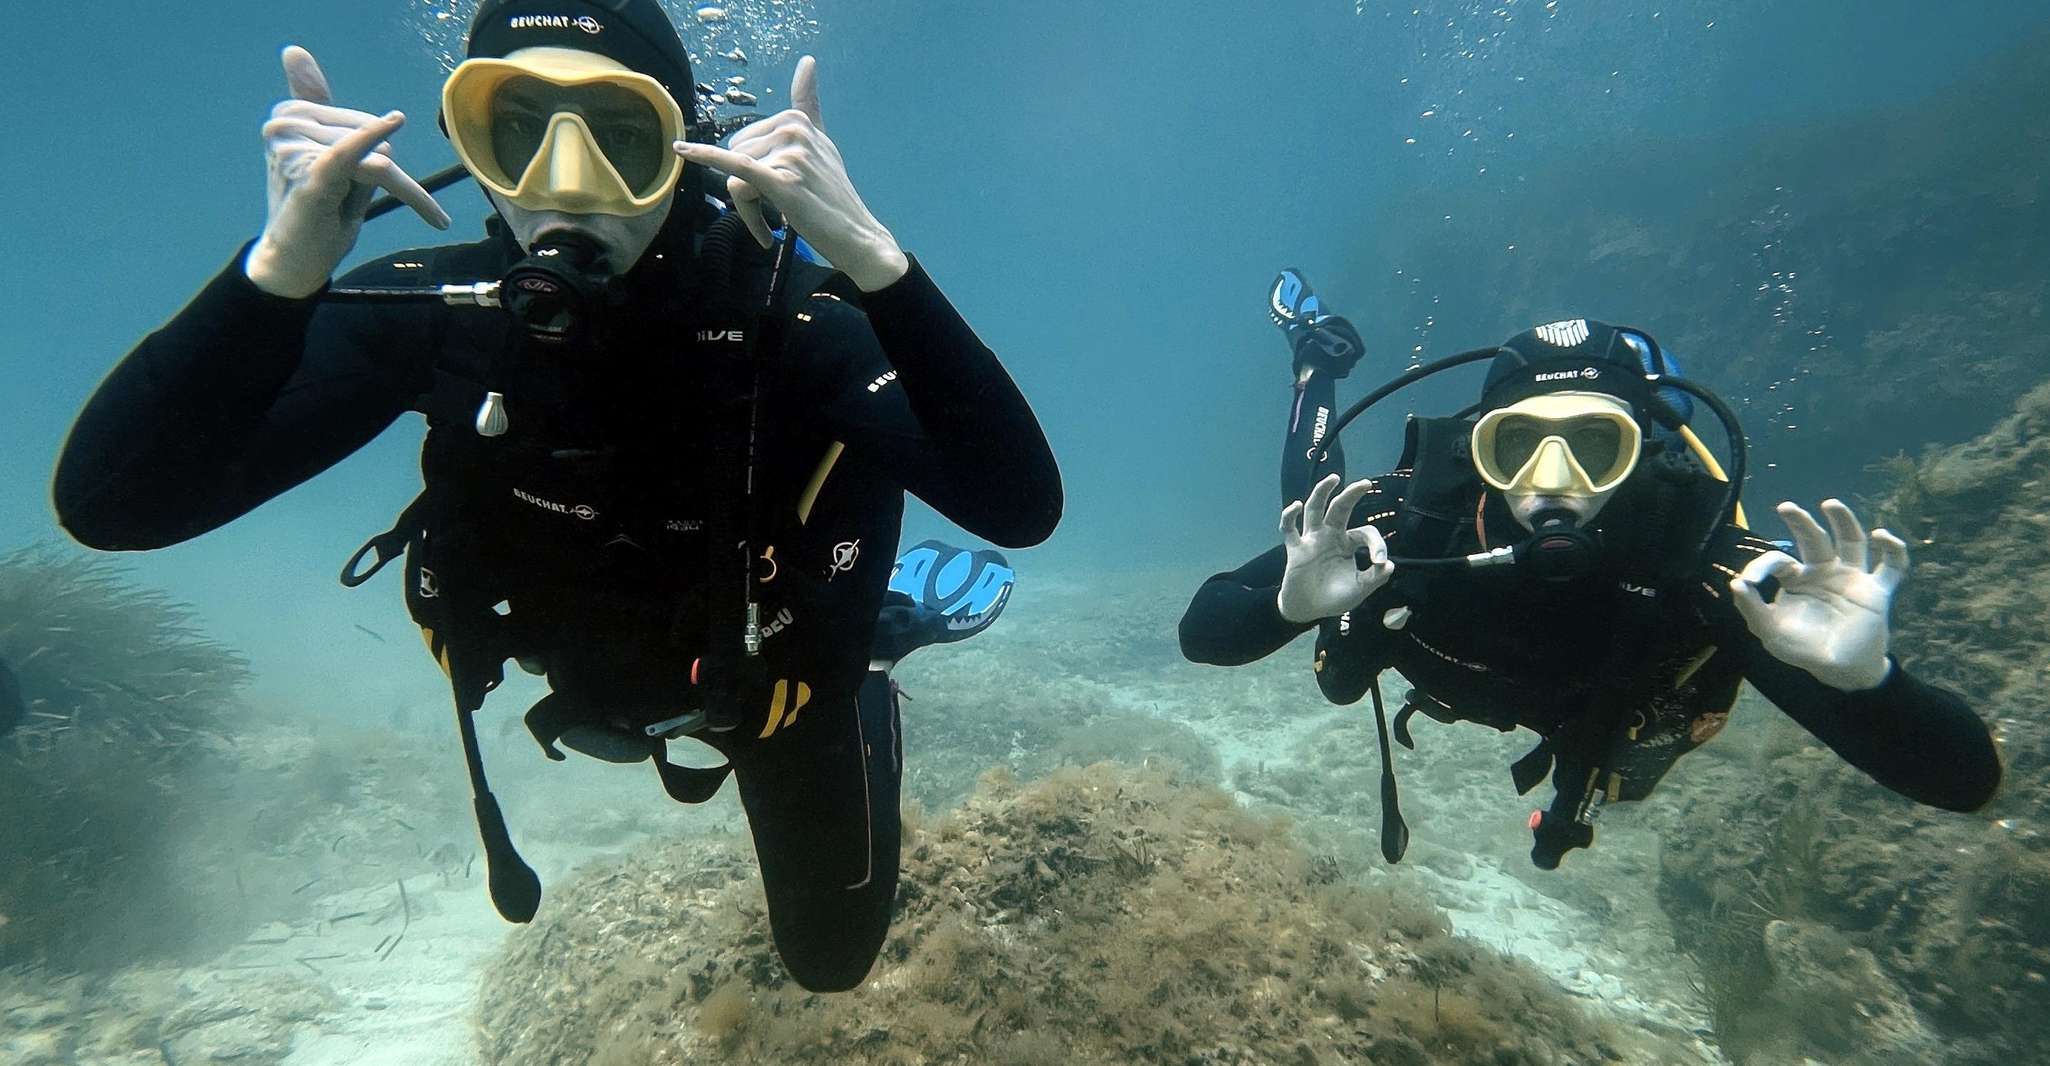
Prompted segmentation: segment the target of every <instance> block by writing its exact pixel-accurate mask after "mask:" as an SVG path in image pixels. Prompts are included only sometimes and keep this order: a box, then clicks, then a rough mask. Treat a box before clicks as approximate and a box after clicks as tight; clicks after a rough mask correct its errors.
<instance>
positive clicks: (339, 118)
mask: <svg viewBox="0 0 2050 1066" xmlns="http://www.w3.org/2000/svg"><path fill="white" fill-rule="evenodd" d="M284 65H285V83H286V85H287V86H288V87H289V89H290V91H291V97H290V98H289V99H286V100H283V101H280V102H279V103H278V105H277V106H276V107H273V108H272V109H271V115H270V120H269V121H267V122H265V123H264V124H263V154H264V161H265V163H266V165H267V167H268V170H269V172H270V176H269V183H268V192H269V198H270V215H269V218H268V220H267V221H266V222H265V223H264V227H263V235H262V236H261V237H259V238H257V241H256V244H255V245H254V246H252V247H251V248H250V250H249V257H248V259H247V260H246V261H245V262H244V263H243V265H242V269H243V272H244V273H246V274H248V275H249V280H250V281H252V282H254V283H255V284H256V287H257V288H260V289H262V290H263V291H265V292H268V293H271V294H272V295H275V296H287V297H291V298H294V299H298V298H301V297H306V296H311V295H313V294H314V293H316V292H319V291H320V288H321V286H323V285H326V284H327V280H328V278H329V276H331V275H332V274H333V273H334V271H335V268H336V267H337V266H339V265H341V262H342V259H343V258H344V257H345V256H347V255H348V254H349V250H350V249H351V248H354V247H355V246H356V236H357V234H358V233H360V232H361V231H362V228H363V212H364V210H365V209H366V208H368V207H369V206H370V197H371V196H372V194H374V193H375V192H376V190H378V189H384V190H386V191H387V192H390V193H391V194H392V195H393V196H395V197H398V198H399V200H401V201H403V202H404V203H405V204H406V205H407V206H409V207H411V208H412V209H413V210H415V211H417V212H419V214H420V217H421V218H423V219H426V220H427V223H428V225H431V226H433V227H435V228H436V229H447V228H448V226H449V217H448V212H446V211H444V210H442V209H441V205H440V204H438V203H436V202H435V200H434V197H433V195H432V194H430V193H429V192H428V191H427V190H426V189H423V188H421V187H420V183H419V182H417V181H414V180H413V178H412V177H411V176H410V175H408V174H407V173H406V172H405V171H404V170H403V169H400V167H399V165H398V164H397V163H396V162H394V161H393V160H392V157H391V145H390V144H389V143H388V142H387V141H386V140H385V138H387V137H390V136H391V135H392V134H393V133H394V132H396V131H397V130H398V128H399V127H400V126H403V125H405V122H406V116H405V115H403V114H401V113H399V112H397V111H392V112H388V113H386V114H383V115H373V114H370V113H368V112H365V111H354V110H350V109H348V108H342V107H336V106H334V95H333V93H332V92H331V91H330V90H329V89H328V84H327V76H326V75H325V74H323V73H321V70H320V64H319V63H318V62H315V61H314V58H313V55H312V53H310V52H308V51H307V50H306V49H304V48H301V47H299V46H298V45H292V46H291V47H289V48H286V49H285V54H284Z"/></svg>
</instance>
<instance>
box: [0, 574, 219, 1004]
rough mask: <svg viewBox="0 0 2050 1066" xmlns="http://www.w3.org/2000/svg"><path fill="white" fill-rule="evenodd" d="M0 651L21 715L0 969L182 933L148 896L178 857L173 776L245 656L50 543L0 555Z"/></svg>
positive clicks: (2, 885)
mask: <svg viewBox="0 0 2050 1066" xmlns="http://www.w3.org/2000/svg"><path fill="white" fill-rule="evenodd" d="M0 660H4V661H5V662H6V663H7V664H9V665H10V666H11V667H12V672H13V674H14V675H15V677H16V678H17V679H18V682H19V687H20V691H19V698H20V700H21V702H22V705H23V712H24V713H23V717H22V719H21V721H20V722H19V724H18V725H17V726H16V728H15V729H14V730H13V731H12V733H11V735H8V736H5V737H0V811H5V812H6V825H5V833H4V836H0V853H4V854H5V855H6V857H7V861H6V862H5V863H4V864H0V965H7V964H12V963H19V962H24V961H28V960H31V959H36V958H43V959H47V960H49V961H52V962H55V963H58V964H60V965H63V966H66V967H91V966H95V965H99V964H101V963H107V964H117V963H126V962H130V961H133V960H134V959H135V958H137V957H138V956H144V955H148V954H150V953H152V952H154V951H156V950H158V949H160V948H162V947H164V946H165V945H167V944H169V943H173V942H182V941H183V939H184V934H185V930H184V929H183V928H182V927H181V926H180V924H179V922H180V919H181V917H182V915H180V914H179V913H178V911H177V909H176V908H175V907H169V906H168V905H167V904H165V903H164V902H163V898H162V894H161V893H160V892H159V891H157V890H158V889H159V888H161V887H162V885H163V883H164V882H165V881H166V880H168V879H170V876H171V874H172V872H173V871H174V869H175V868H176V866H177V865H178V864H179V863H180V862H181V861H182V859H183V858H184V857H183V856H181V855H179V854H176V853H175V851H174V850H173V849H172V848H171V846H170V843H169V838H168V833H167V827H169V826H171V825H173V824H175V823H176V821H177V820H178V818H179V817H180V812H181V811H183V810H185V809H186V807H185V805H186V803H187V801H188V798H189V796H188V793H189V792H190V790H189V789H188V788H186V787H184V784H182V783H181V782H180V781H179V780H178V775H179V774H180V773H182V772H184V771H186V770H187V769H189V768H190V767H192V766H193V765H195V764H197V763H199V762H202V761H204V760H206V759H208V758H209V757H210V756H211V755H212V753H214V752H215V751H216V750H217V748H218V747H219V745H220V737H221V732H222V725H221V722H222V718H223V716H224V714H225V713H226V712H227V711H228V710H229V709H230V708H231V707H232V706H233V701H234V698H235V693H236V690H237V689H238V688H240V687H241V685H242V684H243V682H244V681H245V680H246V679H247V677H248V665H247V663H245V662H244V661H243V659H242V658H241V656H239V655H237V654H235V653H234V652H231V651H229V650H228V649H226V648H223V647H221V646H220V645H219V644H216V643H214V642H213V641H210V640H207V639H206V638H205V637H203V636H201V635H200V634H199V633H198V632H197V631H196V630H195V629H194V627H193V625H192V616H191V613H190V612H189V611H188V610H187V609H186V608H184V607H182V606H180V605H178V604H175V603H173V602H171V601H170V600H169V599H168V598H167V597H165V596H164V595H163V594H162V593H160V592H157V591H154V590H151V589H147V588H142V587H138V586H137V585H135V584H133V583H132V582H131V581H129V580H128V579H127V578H126V577H125V576H124V575H123V574H122V573H121V571H120V570H119V569H118V568H115V567H113V566H110V565H109V564H107V563H106V562H105V561H103V560H99V559H95V558H92V557H91V556H88V555H86V554H84V553H82V552H74V551H69V550H65V549H59V548H28V549H23V550H20V551H16V552H14V553H12V554H10V555H7V556H4V557H0ZM189 902H193V903H196V902H197V901H189ZM159 906H164V907H166V909H163V910H155V909H154V908H157V907H159ZM124 919H133V920H124Z"/></svg>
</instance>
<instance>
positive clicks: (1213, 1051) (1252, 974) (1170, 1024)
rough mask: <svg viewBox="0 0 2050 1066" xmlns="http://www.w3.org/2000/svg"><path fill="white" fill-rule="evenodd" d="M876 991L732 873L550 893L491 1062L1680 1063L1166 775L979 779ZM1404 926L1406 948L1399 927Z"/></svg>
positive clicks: (945, 838)
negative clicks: (814, 970)
mask: <svg viewBox="0 0 2050 1066" xmlns="http://www.w3.org/2000/svg"><path fill="white" fill-rule="evenodd" d="M904 867H905V870H904V881H903V884H902V887H901V889H900V894H899V913H898V916H897V921H896V924H895V927H894V929H893V932H892V936H891V939H890V941H889V943H888V944H887V945H886V946H885V949H884V953H883V957H882V959H881V960H880V961H879V963H878V964H877V966H876V969H875V970H874V972H873V973H871V975H870V977H869V980H868V982H867V983H866V984H865V985H864V986H863V987H862V988H860V989H858V990H856V991H853V992H849V993H844V994H840V995H834V996H818V995H812V994H809V993H806V992H804V991H803V990H801V989H798V988H796V987H795V986H794V985H792V984H791V983H790V981H789V979H788V977H787V976H786V975H785V974H784V972H783V970H782V967H781V965H780V964H779V963H778V962H777V961H776V959H775V956H774V954H773V952H772V951H771V949H770V947H769V944H768V942H767V936H766V932H767V929H766V924H765V917H764V915H763V913H762V897H761V892H760V888H759V886H758V884H757V882H756V877H755V873H754V870H753V868H752V863H751V862H748V861H746V859H745V858H744V857H743V856H742V855H741V853H740V851H739V849H738V848H717V847H715V848H713V849H711V850H706V849H705V848H704V847H703V846H702V845H700V846H697V847H695V848H693V847H690V846H684V845H677V846H673V847H671V848H669V849H666V850H665V851H663V852H660V853H657V854H654V855H650V856H647V857H645V858H641V859H637V860H635V861H633V862H630V863H628V864H626V865H625V866H623V867H619V868H616V869H612V870H608V871H604V872H601V873H597V874H594V875H592V876H590V877H587V878H586V879H585V880H584V881H582V882H580V883H578V884H577V885H575V886H573V887H570V888H569V889H567V890H566V891H563V892H561V893H558V894H557V896H556V898H555V899H554V900H553V901H552V902H551V903H550V904H549V905H547V906H546V907H545V908H544V910H543V912H542V914H541V916H540V918H539V920H538V921H537V923H536V925H535V927H534V928H533V929H532V930H529V931H526V932H525V933H523V934H522V935H520V936H519V937H518V938H516V941H515V942H514V943H513V944H512V945H511V946H510V947H509V949H508V951H507V954H506V956H505V958H504V959H503V961H502V962H501V964H499V965H497V966H495V967H493V972H492V976H491V977H490V978H489V980H488V981H487V983H486V987H485V989H484V992H483V995H482V1002H483V1003H484V1004H485V1006H484V1008H483V1013H482V1032H483V1043H484V1046H485V1048H486V1052H487V1059H488V1061H490V1062H494V1063H500V1064H507V1066H524V1064H530V1063H533V1064H538V1063H550V1062H563V1061H589V1062H595V1063H614V1062H617V1063H627V1062H632V1063H649V1064H655V1063H680V1062H686V1061H693V1062H746V1063H769V1062H774V1063H802V1062H821V1063H825V1062H830V1063H963V1064H965V1063H976V1064H982V1063H998V1064H1008V1063H1016V1064H1024V1063H1174V1064H1177V1066H1181V1064H1188V1063H1215V1064H1230V1063H1244V1064H1254V1063H1262V1064H1264V1063H1289V1064H1308V1066H1314V1064H1326V1063H1328V1064H1337V1063H1347V1062H1352V1063H1403V1064H1413V1066H1425V1064H1430V1063H1454V1062H1491V1063H1531V1064H1540V1063H1544V1064H1550V1063H1560V1064H1563V1063H1590V1064H1592V1063H1601V1062H1613V1061H1621V1062H1655V1061H1676V1060H1677V1058H1678V1057H1679V1056H1677V1055H1674V1054H1670V1052H1671V1051H1672V1050H1673V1049H1670V1048H1660V1047H1655V1046H1650V1045H1640V1043H1638V1042H1639V1041H1642V1040H1643V1039H1644V1038H1642V1037H1639V1036H1636V1035H1629V1036H1626V1035H1624V1034H1619V1033H1616V1032H1612V1031H1609V1030H1607V1029H1606V1028H1604V1027H1602V1026H1599V1025H1596V1024H1594V1023H1592V1022H1590V1021H1589V1020H1588V1019H1587V1018H1586V1017H1585V1016H1584V1015H1583V1014H1582V1012H1581V1010H1580V1008H1579V1007H1578V1006H1577V1005H1576V1004H1575V1003H1574V1002H1573V1001H1572V1000H1571V999H1570V998H1569V997H1567V996H1566V995H1565V994H1563V993H1562V992H1560V991H1559V990H1558V989H1557V988H1556V987H1555V986H1554V985H1552V983H1551V982H1550V981H1549V980H1548V979H1546V978H1544V977H1542V976H1540V975H1538V974H1536V973H1535V972H1534V971H1532V970H1530V969H1529V968H1528V967H1527V966H1526V965H1524V964H1522V963H1520V962H1517V961H1515V960H1511V959H1508V958H1505V957H1503V956H1501V955H1499V954H1497V953H1495V952H1493V951H1492V950H1489V949H1486V948H1483V947H1481V946H1480V945H1478V944H1476V943H1474V942H1470V941H1464V940H1458V939H1453V938H1450V937H1447V936H1446V935H1444V932H1443V930H1444V925H1443V923H1442V920H1441V921H1440V922H1438V923H1417V922H1414V921H1411V920H1408V919H1407V918H1404V917H1402V916H1403V915H1407V914H1409V913H1410V912H1411V911H1413V910H1414V909H1415V901H1412V900H1408V899H1397V898H1395V897H1394V896H1393V895H1391V890H1390V889H1388V888H1386V887H1384V886H1375V885H1357V884H1348V883H1345V882H1344V881H1342V880H1339V879H1337V878H1336V877H1335V876H1334V874H1333V871H1331V870H1330V869H1329V868H1328V867H1327V866H1324V865H1321V864H1317V863H1313V862H1311V861H1310V859H1309V858H1308V857H1307V856H1306V855H1305V854H1304V853H1303V851H1302V850H1301V849H1300V848H1299V847H1298V846H1297V845H1296V844H1295V843H1294V842H1293V840H1292V838H1291V834H1290V831H1289V828H1288V826H1287V825H1286V824H1285V823H1282V822H1279V821H1276V820H1273V819H1269V818H1264V817H1260V816H1256V815H1253V814H1250V813H1248V812H1246V811H1245V810H1243V809H1241V808H1240V807H1239V806H1237V805H1236V804H1235V803H1234V802H1233V801H1232V799H1231V798H1230V797H1229V796H1228V795H1227V794H1225V793H1223V792H1221V791H1219V790H1217V789H1216V788H1214V787H1211V786H1208V785H1199V784H1191V783H1189V782H1187V781H1186V780H1184V779H1182V778H1180V777H1177V776H1176V775H1175V774H1174V773H1172V772H1170V771H1167V770H1160V769H1141V770H1132V769H1127V768H1123V767H1120V766H1117V765H1114V764H1108V763H1102V764H1097V765H1094V766H1090V767H1086V768H1068V769H1063V770H1059V771H1056V772H1055V773H1053V774H1052V775H1051V776H1049V777H1047V778H1046V779H1044V780H1042V781H1038V782H1034V783H1030V784H1021V783H1019V782H1018V781H1016V780H1015V779H1013V778H1012V777H1010V775H1008V774H1007V773H1003V772H992V774H990V775H988V776H986V777H985V779H984V781H983V782H982V784H981V786H980V788H979V789H978V791H977V792H976V794H975V795H974V796H973V797H971V799H970V800H969V801H968V802H967V803H966V804H965V805H964V806H962V807H961V808H959V809H958V810H956V811H954V812H952V813H949V814H948V815H946V816H945V817H943V818H938V819H931V820H928V819H922V818H914V819H913V820H912V822H911V824H910V825H909V827H908V831H907V839H906V843H905V859H904ZM1398 924H1399V925H1401V926H1407V927H1408V928H1407V929H1404V928H1398V927H1397V925H1398Z"/></svg>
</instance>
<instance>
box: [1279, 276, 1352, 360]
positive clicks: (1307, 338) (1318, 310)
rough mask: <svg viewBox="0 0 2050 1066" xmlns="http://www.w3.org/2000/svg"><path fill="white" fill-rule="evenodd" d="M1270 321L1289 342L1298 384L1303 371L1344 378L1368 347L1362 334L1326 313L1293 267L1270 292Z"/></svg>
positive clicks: (1335, 316)
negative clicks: (1306, 369) (1279, 328)
mask: <svg viewBox="0 0 2050 1066" xmlns="http://www.w3.org/2000/svg"><path fill="white" fill-rule="evenodd" d="M1267 317H1268V318H1271V319H1273V320H1274V324H1275V325H1276V326H1279V327H1281V333H1282V335H1283V336H1285V337H1287V338H1288V350H1289V353H1290V354H1291V355H1293V356H1294V358H1295V371H1296V377H1297V380H1298V381H1300V380H1301V379H1302V372H1303V370H1304V368H1306V367H1307V368H1309V369H1312V370H1316V371H1318V372H1320V373H1324V374H1329V375H1330V376H1332V377H1334V378H1342V377H1344V376H1346V375H1347V374H1349V373H1351V372H1352V368H1353V364H1354V363H1357V362H1359V361H1360V356H1361V355H1362V354H1363V353H1364V352H1365V351H1366V345H1365V343H1363V342H1362V341H1361V340H1360V333H1359V330H1357V329H1354V328H1353V325H1352V323H1351V322H1349V321H1347V320H1346V319H1345V317H1344V316H1342V315H1334V314H1332V313H1331V312H1329V311H1326V310H1325V309H1324V305H1323V303H1322V302H1321V301H1319V300H1318V299H1317V294H1316V293H1315V292H1312V291H1311V290H1310V283H1309V281H1308V280H1306V279H1305V278H1304V277H1303V275H1302V272H1301V271H1299V270H1297V269H1295V268H1294V267H1290V268H1288V269H1286V270H1283V271H1282V272H1281V273H1279V274H1277V275H1275V277H1274V285H1273V287H1272V288H1270V289H1268V290H1267Z"/></svg>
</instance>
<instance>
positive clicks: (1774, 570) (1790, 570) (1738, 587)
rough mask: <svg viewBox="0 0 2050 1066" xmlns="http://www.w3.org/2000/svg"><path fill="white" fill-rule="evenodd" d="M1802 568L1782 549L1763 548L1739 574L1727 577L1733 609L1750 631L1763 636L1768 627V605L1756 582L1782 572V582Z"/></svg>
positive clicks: (1762, 581)
mask: <svg viewBox="0 0 2050 1066" xmlns="http://www.w3.org/2000/svg"><path fill="white" fill-rule="evenodd" d="M1803 569H1804V568H1803V567H1802V565H1801V563H1800V562H1798V561H1797V560H1795V558H1794V557H1793V556H1791V555H1788V554H1787V553H1786V552H1766V553H1765V554H1764V555H1761V556H1759V557H1758V558H1756V559H1753V560H1751V562H1750V564H1749V565H1747V566H1745V567H1744V572H1743V573H1742V574H1739V575H1737V576H1736V577H1733V578H1731V579H1730V602H1731V603H1734V604H1736V605H1737V613H1738V614H1739V615H1741V616H1743V619H1744V624H1745V625H1746V626H1748V627H1749V628H1750V630H1751V632H1753V633H1756V634H1758V635H1760V636H1764V635H1765V634H1766V633H1769V632H1771V630H1772V605H1771V604H1769V603H1766V602H1765V597H1764V596H1763V595H1762V594H1760V593H1759V591H1758V586H1760V585H1762V584H1764V583H1765V582H1766V581H1768V580H1770V579H1772V578H1774V577H1779V576H1780V575H1782V574H1785V575H1786V578H1785V579H1783V580H1782V581H1781V584H1782V585H1784V584H1785V583H1786V580H1791V579H1794V578H1798V577H1799V576H1800V573H1801V571H1802V570H1803Z"/></svg>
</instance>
